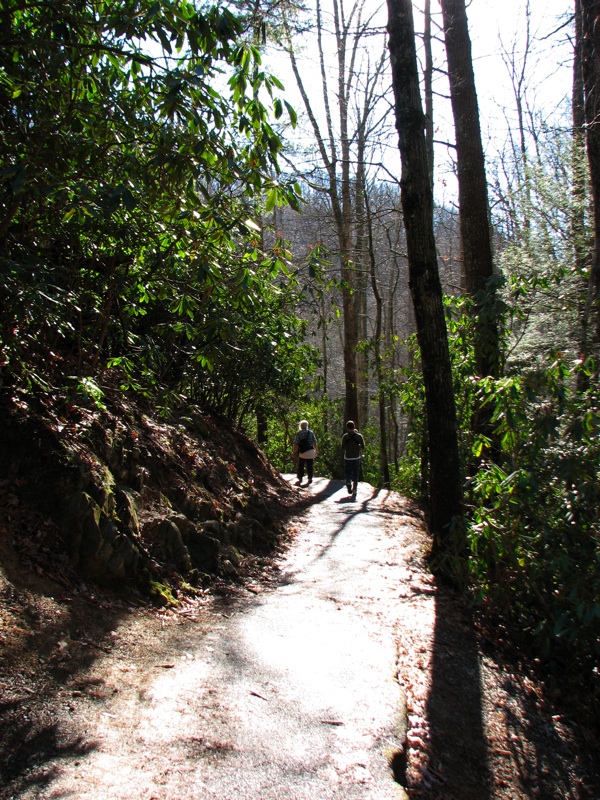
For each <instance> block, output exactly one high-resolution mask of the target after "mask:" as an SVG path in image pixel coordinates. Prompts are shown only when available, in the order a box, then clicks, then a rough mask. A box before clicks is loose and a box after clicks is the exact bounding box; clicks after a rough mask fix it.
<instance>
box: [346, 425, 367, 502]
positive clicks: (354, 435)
mask: <svg viewBox="0 0 600 800" xmlns="http://www.w3.org/2000/svg"><path fill="white" fill-rule="evenodd" d="M364 449H365V440H364V438H363V436H362V434H361V433H359V432H358V431H357V430H356V428H355V427H354V423H353V422H352V420H351V419H349V420H348V422H347V423H346V433H345V434H344V435H343V436H342V452H343V453H344V477H345V478H346V489H348V494H352V495H355V496H356V490H357V488H358V475H359V472H360V453H361V450H364Z"/></svg>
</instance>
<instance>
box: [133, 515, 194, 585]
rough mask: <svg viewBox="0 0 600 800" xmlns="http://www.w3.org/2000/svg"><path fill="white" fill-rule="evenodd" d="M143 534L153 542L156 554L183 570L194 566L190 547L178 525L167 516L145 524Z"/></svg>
mask: <svg viewBox="0 0 600 800" xmlns="http://www.w3.org/2000/svg"><path fill="white" fill-rule="evenodd" d="M142 536H143V537H144V539H147V540H148V541H149V542H151V543H152V545H153V547H152V549H153V550H154V551H155V555H156V556H158V558H159V559H160V560H161V561H166V562H167V563H170V564H172V565H173V566H174V567H175V568H176V569H178V570H180V571H182V572H188V571H189V570H190V569H191V568H192V561H191V558H190V553H189V551H188V548H187V547H186V545H185V544H184V542H183V538H182V535H181V531H180V530H179V528H178V526H177V525H176V524H175V523H174V522H173V521H172V520H171V519H167V518H164V517H163V518H162V519H154V520H152V521H151V522H149V523H148V524H147V525H145V526H144V528H143V530H142Z"/></svg>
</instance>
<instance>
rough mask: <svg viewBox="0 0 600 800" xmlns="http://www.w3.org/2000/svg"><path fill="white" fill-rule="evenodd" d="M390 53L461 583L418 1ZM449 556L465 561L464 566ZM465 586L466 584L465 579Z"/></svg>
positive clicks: (400, 5) (411, 243)
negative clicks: (418, 37) (421, 79)
mask: <svg viewBox="0 0 600 800" xmlns="http://www.w3.org/2000/svg"><path fill="white" fill-rule="evenodd" d="M387 5H388V15H389V16H388V32H389V50H390V57H391V64H392V80H393V86H394V98H395V111H396V127H397V130H398V137H399V147H400V154H401V158H402V179H401V200H402V211H403V216H404V225H405V229H406V244H407V251H408V263H409V283H410V290H411V295H412V299H413V306H414V311H415V320H416V326H417V339H418V342H419V347H420V351H421V364H422V371H423V382H424V387H425V399H426V409H427V427H428V433H429V450H430V481H429V487H430V504H431V528H432V532H433V536H434V552H433V555H434V558H435V559H436V560H437V561H438V564H442V563H443V564H444V566H442V567H441V571H442V572H443V573H444V574H446V576H448V577H450V578H452V579H457V578H458V576H459V574H460V573H461V572H462V570H463V565H462V564H461V561H460V558H461V557H462V552H463V542H462V540H461V538H460V536H458V537H457V538H456V539H454V537H453V535H452V533H453V530H454V531H456V529H457V526H456V525H455V524H454V523H455V522H456V519H457V518H458V517H460V516H461V514H462V490H461V476H460V464H459V456H458V439H457V424H456V409H455V406H454V395H453V388H452V374H451V369H450V357H449V352H448V335H447V331H446V322H445V318H444V309H443V304H442V290H441V284H440V279H439V274H438V268H437V255H436V246H435V238H434V232H433V192H432V188H431V183H430V180H429V162H428V157H427V144H426V141H425V135H424V130H425V124H424V123H425V119H424V114H423V108H422V103H421V96H420V90H419V73H418V66H417V53H416V46H415V33H414V22H413V12H412V2H411V0H388V3H387ZM448 556H458V560H455V559H452V558H450V561H449V562H448V561H446V559H447V557H448ZM458 580H460V578H458Z"/></svg>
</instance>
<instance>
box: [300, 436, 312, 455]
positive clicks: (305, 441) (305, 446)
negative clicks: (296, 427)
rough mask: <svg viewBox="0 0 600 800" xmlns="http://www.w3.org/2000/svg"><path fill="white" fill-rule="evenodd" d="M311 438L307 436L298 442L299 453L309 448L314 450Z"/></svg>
mask: <svg viewBox="0 0 600 800" xmlns="http://www.w3.org/2000/svg"><path fill="white" fill-rule="evenodd" d="M311 438H312V437H311V436H305V437H304V438H303V439H300V441H299V442H298V452H299V453H306V451H307V450H312V444H311V443H310V440H311Z"/></svg>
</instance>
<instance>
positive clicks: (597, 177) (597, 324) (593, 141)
mask: <svg viewBox="0 0 600 800" xmlns="http://www.w3.org/2000/svg"><path fill="white" fill-rule="evenodd" d="M577 6H579V9H578V12H580V13H581V33H582V37H581V38H582V40H581V46H582V59H581V60H582V72H583V85H584V93H585V121H586V125H587V136H586V144H587V154H588V162H589V166H590V183H591V190H592V200H593V223H594V249H593V253H592V259H591V268H590V282H589V293H588V298H589V299H588V303H587V304H586V305H587V308H586V310H585V312H584V314H585V319H586V320H587V319H589V329H590V332H589V338H590V340H591V342H590V343H591V344H592V346H593V349H594V352H595V354H596V356H598V351H599V345H600V0H576V8H577Z"/></svg>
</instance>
